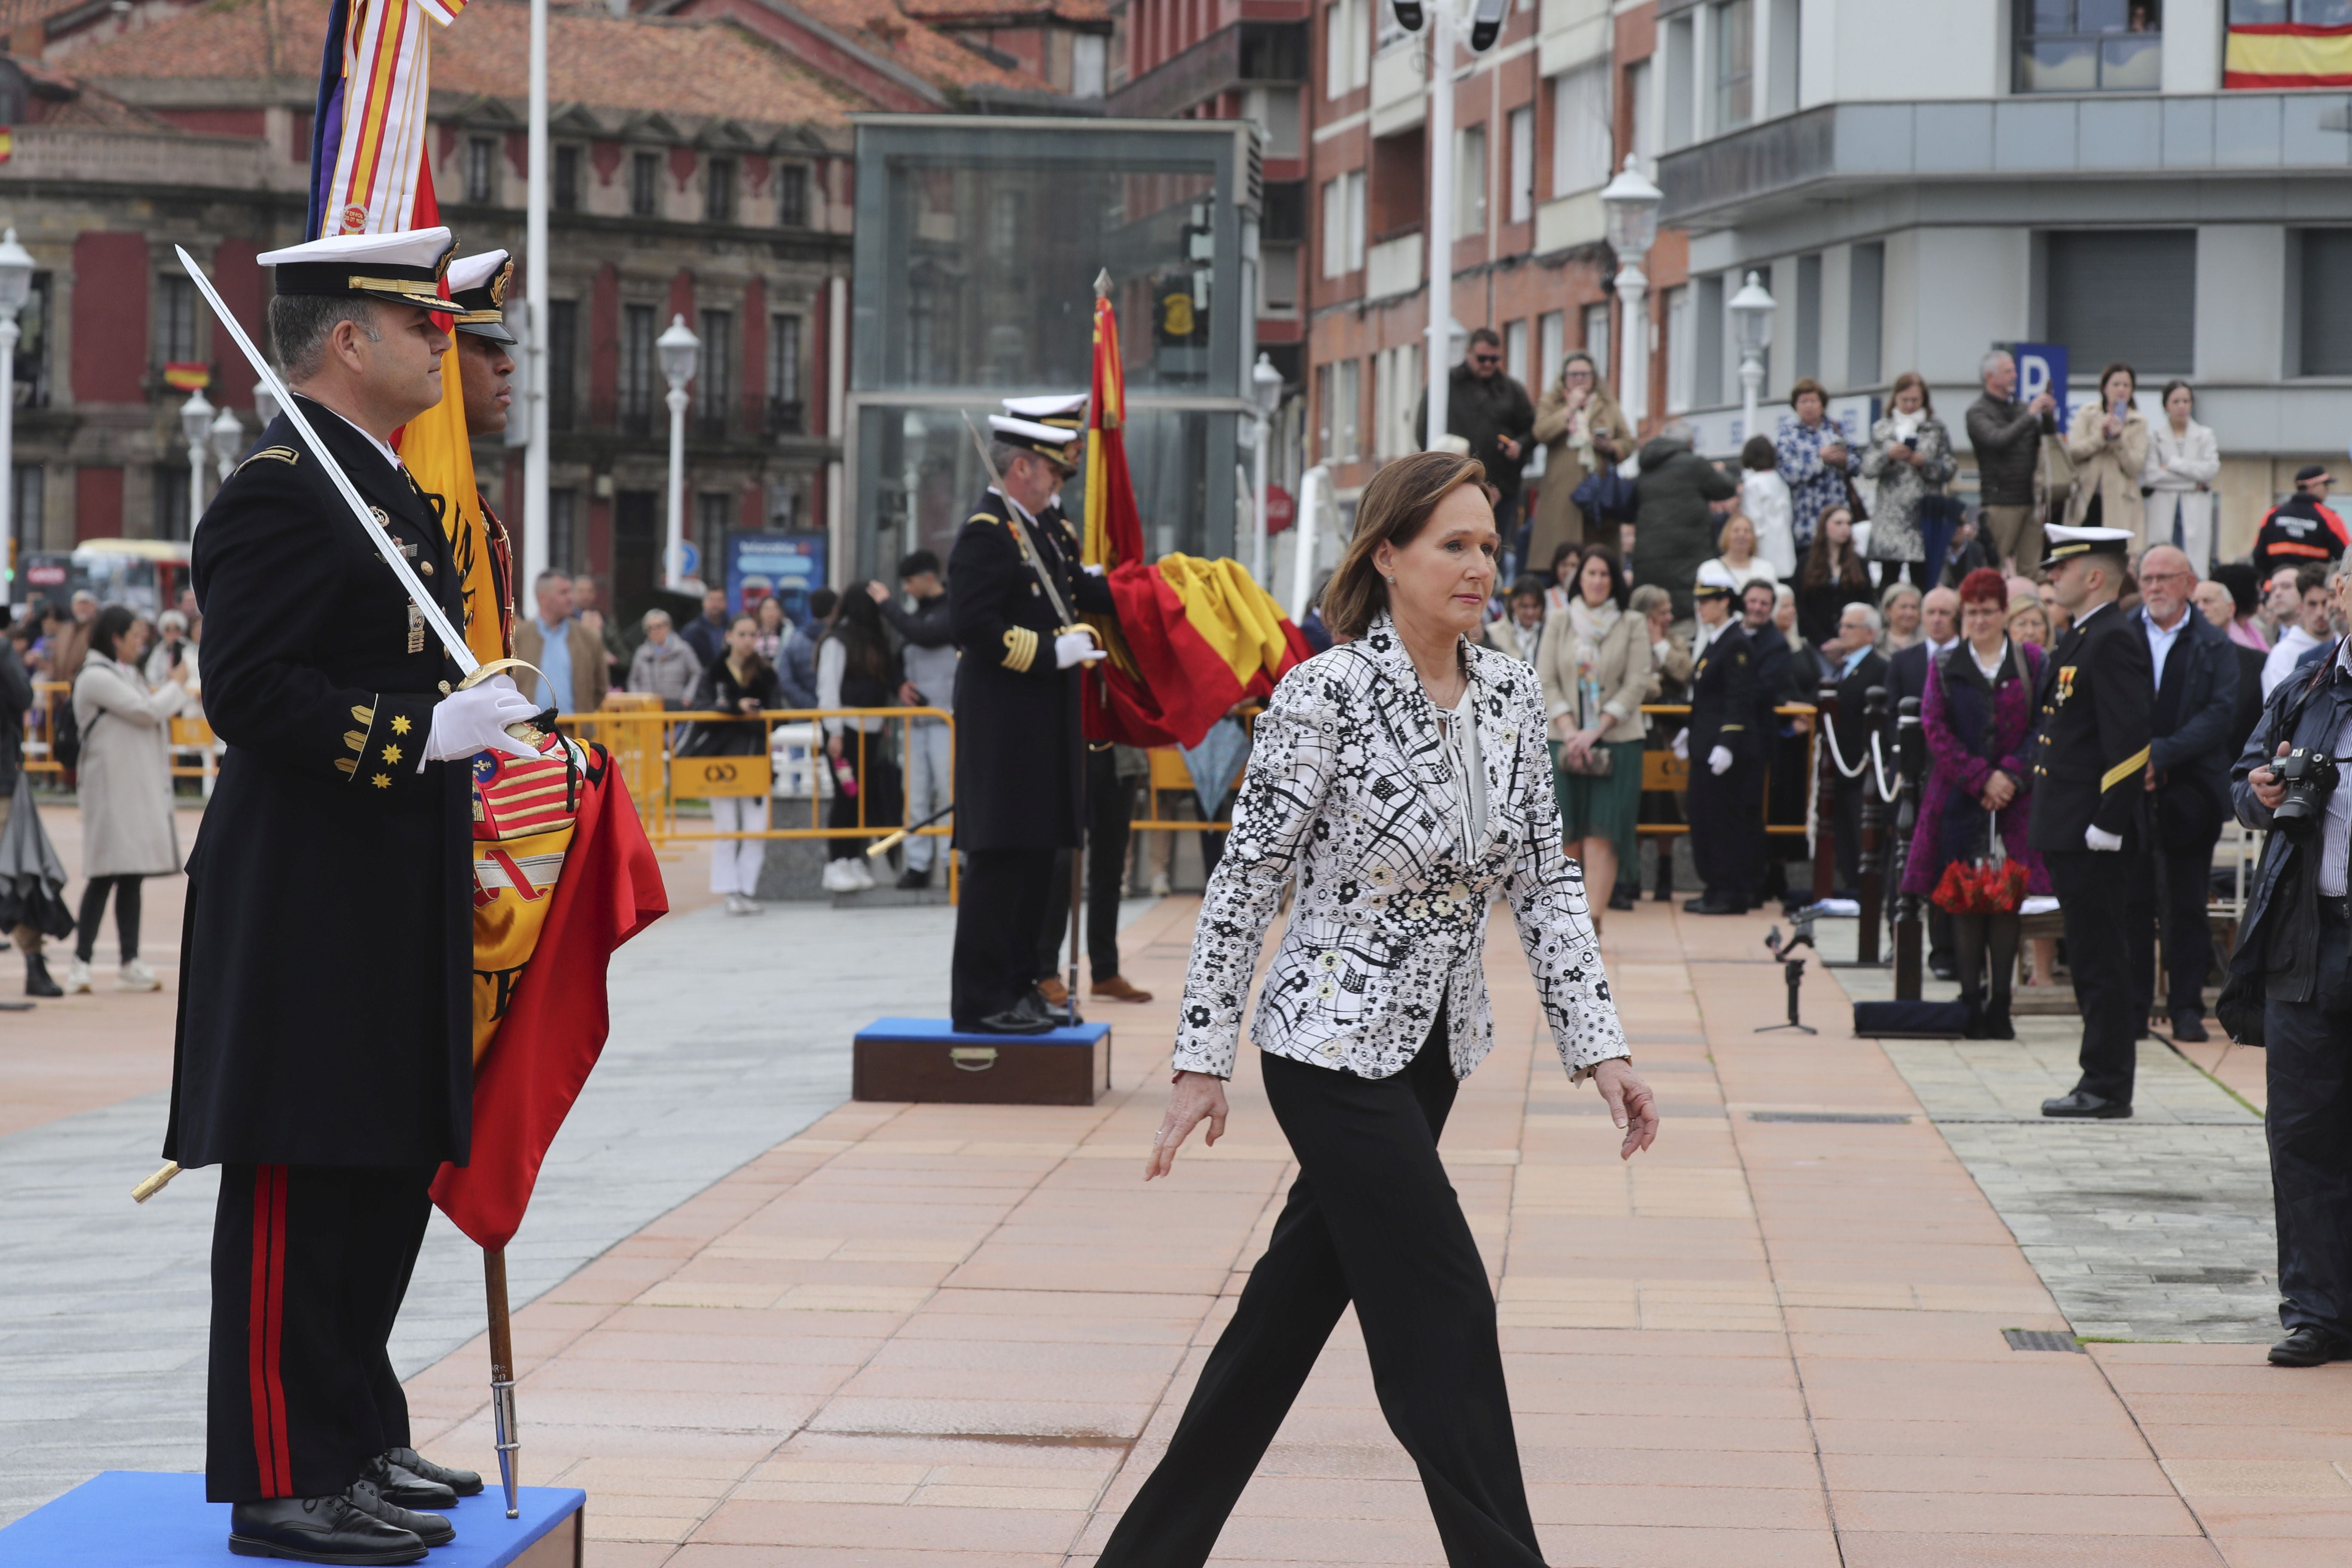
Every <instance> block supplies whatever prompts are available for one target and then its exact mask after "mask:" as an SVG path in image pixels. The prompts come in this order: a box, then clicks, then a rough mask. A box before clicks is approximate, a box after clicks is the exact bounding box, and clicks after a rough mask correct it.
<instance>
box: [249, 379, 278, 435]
mask: <svg viewBox="0 0 2352 1568" xmlns="http://www.w3.org/2000/svg"><path fill="white" fill-rule="evenodd" d="M253 416H254V417H255V418H256V419H258V420H260V421H261V427H262V428H263V429H264V430H267V429H268V428H269V425H270V421H272V420H274V419H276V418H277V417H278V395H277V394H276V393H274V392H272V391H270V390H269V388H268V387H267V386H257V387H255V388H254V389H253Z"/></svg>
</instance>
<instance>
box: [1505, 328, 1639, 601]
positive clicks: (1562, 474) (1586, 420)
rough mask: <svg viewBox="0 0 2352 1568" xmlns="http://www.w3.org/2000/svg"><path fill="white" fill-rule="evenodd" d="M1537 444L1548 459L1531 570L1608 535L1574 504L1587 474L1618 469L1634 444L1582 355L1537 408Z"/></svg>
mask: <svg viewBox="0 0 2352 1568" xmlns="http://www.w3.org/2000/svg"><path fill="white" fill-rule="evenodd" d="M1535 438H1536V440H1537V441H1538V443H1539V444H1540V445H1541V446H1542V447H1543V448H1544V451H1545V453H1546V456H1545V458H1544V471H1543V493H1542V494H1541V495H1539V496H1538V497H1537V498H1536V521H1535V530H1534V531H1533V532H1531V533H1530V534H1529V535H1528V570H1533V569H1535V568H1536V567H1537V566H1538V565H1542V564H1546V563H1549V562H1550V560H1551V558H1552V553H1553V552H1555V551H1557V550H1558V549H1559V547H1560V545H1561V544H1562V543H1571V544H1572V543H1578V542H1582V541H1583V540H1584V539H1585V538H1586V537H1588V536H1590V537H1592V538H1595V539H1599V538H1601V537H1602V534H1603V531H1602V530H1600V529H1596V528H1589V527H1588V526H1587V522H1586V519H1585V516H1584V514H1583V513H1582V512H1580V511H1579V510H1577V506H1576V502H1575V500H1573V499H1572V498H1573V497H1574V496H1575V494H1576V487H1577V486H1579V485H1580V484H1582V483H1583V482H1584V479H1585V476H1586V475H1587V474H1590V473H1591V472H1592V471H1593V469H1594V468H1598V467H1600V466H1601V465H1603V464H1609V465H1614V464H1615V463H1617V462H1618V461H1619V460H1620V459H1621V458H1623V457H1624V456H1625V452H1626V448H1627V447H1628V445H1629V444H1630V442H1631V440H1632V437H1631V436H1630V435H1629V433H1628V432H1627V430H1626V428H1625V416H1624V415H1623V414H1622V413H1620V412H1619V411H1618V407H1617V400H1616V399H1615V398H1613V397H1612V396H1610V395H1609V388H1608V386H1607V385H1606V384H1603V383H1602V381H1601V374H1600V372H1599V371H1597V370H1595V369H1594V368H1593V365H1592V356H1591V354H1589V353H1585V352H1584V351H1583V350H1582V349H1575V350H1572V351H1570V353H1569V356H1568V358H1567V359H1565V360H1564V361H1562V362H1561V363H1560V368H1559V380H1558V381H1556V382H1554V383H1553V384H1552V387H1551V390H1550V391H1549V392H1547V393H1545V394H1544V395H1543V400H1542V401H1541V402H1539V403H1538V404H1537V405H1536V427H1535ZM1561 586H1562V587H1566V586H1568V584H1561Z"/></svg>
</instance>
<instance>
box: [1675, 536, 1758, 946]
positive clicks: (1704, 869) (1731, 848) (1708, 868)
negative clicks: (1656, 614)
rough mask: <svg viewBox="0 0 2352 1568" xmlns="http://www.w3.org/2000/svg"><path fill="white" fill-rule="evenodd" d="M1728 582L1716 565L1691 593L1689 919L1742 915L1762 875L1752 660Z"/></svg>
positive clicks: (1702, 575)
mask: <svg viewBox="0 0 2352 1568" xmlns="http://www.w3.org/2000/svg"><path fill="white" fill-rule="evenodd" d="M1731 595H1732V588H1731V574H1730V573H1729V572H1727V571H1726V570H1725V569H1724V568H1723V567H1722V566H1720V565H1718V564H1717V563H1715V562H1712V561H1710V562H1708V563H1706V565H1704V566H1702V567H1700V568H1699V573H1698V581H1697V582H1696V584H1693V585H1692V587H1691V603H1692V606H1693V608H1694V610H1695V611H1696V616H1697V647H1696V663H1695V664H1694V665H1693V666H1692V667H1691V679H1690V688H1691V693H1690V704H1691V710H1690V727H1689V728H1688V729H1687V730H1685V731H1684V732H1683V733H1684V739H1685V742H1686V750H1687V752H1688V758H1689V762H1690V794H1689V797H1688V803H1687V804H1688V806H1689V811H1690V838H1691V860H1692V862H1693V864H1694V865H1695V866H1696V868H1697V870H1698V879H1699V881H1700V882H1701V883H1703V884H1704V885H1705V886H1706V893H1705V894H1704V895H1703V896H1701V897H1699V898H1696V899H1693V900H1690V901H1689V902H1688V903H1686V904H1685V905H1684V906H1683V908H1684V909H1685V910H1687V911H1689V912H1690V913H1692V914H1695V915H1740V914H1746V913H1747V912H1748V897H1749V896H1750V894H1751V893H1752V892H1753V891H1754V890H1755V888H1756V885H1757V883H1758V882H1759V881H1760V880H1761V879H1762V878H1763V875H1764V867H1763V860H1764V814H1763V812H1762V810H1761V809H1760V808H1759V810H1758V811H1757V812H1756V813H1755V814H1754V815H1753V816H1750V815H1748V806H1747V800H1748V775H1750V774H1751V773H1755V772H1756V771H1758V769H1759V768H1760V767H1761V766H1762V765H1763V764H1762V760H1761V759H1760V758H1759V756H1758V755H1757V752H1756V704H1757V696H1756V655H1755V650H1754V647H1753V646H1752V645H1751V644H1750V643H1749V642H1748V634H1747V632H1746V631H1744V630H1743V629H1741V626H1740V624H1739V616H1737V615H1735V614H1734V613H1733V612H1732V608H1731Z"/></svg>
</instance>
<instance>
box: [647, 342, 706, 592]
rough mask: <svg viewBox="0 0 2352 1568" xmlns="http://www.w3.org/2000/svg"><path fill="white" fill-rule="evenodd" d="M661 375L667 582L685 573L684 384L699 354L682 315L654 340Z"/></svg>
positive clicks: (673, 584)
mask: <svg viewBox="0 0 2352 1568" xmlns="http://www.w3.org/2000/svg"><path fill="white" fill-rule="evenodd" d="M654 352H655V353H656V355H658V356H659V357H660V360H661V373H662V379H663V380H665V381H667V382H668V383H669V549H668V551H667V553H665V555H664V556H663V558H662V565H663V571H664V576H665V578H666V581H667V585H668V586H670V587H672V588H675V587H677V584H678V579H679V578H681V577H683V576H685V575H686V385H687V383H688V382H690V381H692V380H693V379H694V371H695V366H696V365H697V364H698V363H699V362H700V360H701V358H702V340H701V339H700V338H698V337H696V336H695V335H694V333H693V331H691V330H689V329H688V326H687V324H686V318H685V317H684V316H672V317H671V318H670V319H669V330H668V331H666V332H664V333H662V335H661V336H659V337H657V338H656V339H655V340H654Z"/></svg>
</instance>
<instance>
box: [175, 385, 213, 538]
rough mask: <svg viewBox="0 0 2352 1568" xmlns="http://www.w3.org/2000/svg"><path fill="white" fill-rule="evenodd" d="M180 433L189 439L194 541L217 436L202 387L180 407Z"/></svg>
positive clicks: (190, 518) (190, 522) (190, 524)
mask: <svg viewBox="0 0 2352 1568" xmlns="http://www.w3.org/2000/svg"><path fill="white" fill-rule="evenodd" d="M180 434H181V435H183V436H185V437H187V438H188V533H189V536H190V537H191V538H193V537H194V535H195V531H196V520H197V519H198V518H200V517H202V516H204V515H205V452H206V451H207V450H208V449H209V448H210V447H211V444H212V434H213V405H211V404H209V403H207V402H205V389H204V388H203V387H201V386H200V387H198V388H196V390H195V391H194V392H191V393H190V394H188V400H187V401H186V402H185V403H183V404H182V405H180Z"/></svg>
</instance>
